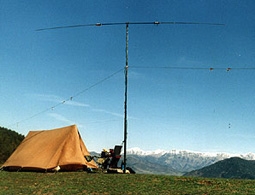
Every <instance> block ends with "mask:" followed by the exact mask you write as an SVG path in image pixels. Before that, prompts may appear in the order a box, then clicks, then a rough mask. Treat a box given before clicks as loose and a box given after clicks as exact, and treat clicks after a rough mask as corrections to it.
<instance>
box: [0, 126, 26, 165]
mask: <svg viewBox="0 0 255 195" xmlns="http://www.w3.org/2000/svg"><path fill="white" fill-rule="evenodd" d="M24 138H25V136H24V135H21V134H19V133H17V132H15V131H13V130H10V129H7V128H4V127H0V165H1V164H3V163H4V162H5V161H6V160H7V159H8V158H9V156H10V155H11V154H12V153H13V151H14V150H15V149H16V148H17V147H18V145H19V144H20V143H21V141H22V140H23V139H24Z"/></svg>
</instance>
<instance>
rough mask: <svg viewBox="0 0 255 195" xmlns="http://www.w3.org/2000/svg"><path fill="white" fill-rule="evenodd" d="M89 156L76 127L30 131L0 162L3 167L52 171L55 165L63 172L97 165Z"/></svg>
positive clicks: (7, 168)
mask: <svg viewBox="0 0 255 195" xmlns="http://www.w3.org/2000/svg"><path fill="white" fill-rule="evenodd" d="M87 156H90V153H89V151H88V150H87V148H86V146H85V144H84V142H83V141H82V138H81V136H80V134H79V132H78V129H77V126H76V125H72V126H68V127H63V128H58V129H53V130H43V131H30V132H29V133H28V134H27V136H26V137H25V139H24V140H23V141H22V142H21V144H20V145H19V146H18V147H17V149H16V150H15V151H14V152H13V153H12V155H11V156H10V157H9V159H7V161H6V162H5V163H4V164H3V166H2V168H3V169H6V170H27V171H51V170H53V169H54V168H56V167H58V166H59V167H60V170H64V171H76V170H79V169H84V168H97V165H96V163H95V162H94V161H93V160H91V161H89V162H88V161H87V160H86V159H88V158H85V157H87Z"/></svg>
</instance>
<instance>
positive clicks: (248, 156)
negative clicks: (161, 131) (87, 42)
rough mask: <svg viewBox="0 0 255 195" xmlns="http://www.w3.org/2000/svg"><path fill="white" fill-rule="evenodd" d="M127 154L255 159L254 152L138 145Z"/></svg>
mask: <svg viewBox="0 0 255 195" xmlns="http://www.w3.org/2000/svg"><path fill="white" fill-rule="evenodd" d="M127 154H130V155H141V156H161V155H165V154H172V155H177V154H179V155H186V156H187V155H192V156H193V155H194V154H196V155H199V156H204V157H222V158H230V157H240V158H243V159H246V160H255V154H254V153H247V154H231V153H224V152H196V151H188V150H170V151H166V150H161V149H157V150H154V151H145V150H142V149H140V148H138V147H134V148H130V149H128V150H127Z"/></svg>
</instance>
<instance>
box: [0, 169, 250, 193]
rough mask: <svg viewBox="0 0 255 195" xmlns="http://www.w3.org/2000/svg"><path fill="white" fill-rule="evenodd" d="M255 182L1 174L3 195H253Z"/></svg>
mask: <svg viewBox="0 0 255 195" xmlns="http://www.w3.org/2000/svg"><path fill="white" fill-rule="evenodd" d="M254 192H255V181H254V180H234V179H233V180H229V179H205V178H204V179H202V178H197V177H195V178H191V177H178V176H164V175H148V174H146V175H142V174H131V175H127V174H126V175H123V174H102V173H95V174H89V173H85V172H71V173H70V172H68V173H67V172H60V173H57V174H54V173H32V172H5V171H2V172H0V194H4V195H5V194H94V195H96V194H153V195H154V194H174V195H178V194H207V195H210V194H212V195H217V194H221V195H222V194H231V195H232V194H254Z"/></svg>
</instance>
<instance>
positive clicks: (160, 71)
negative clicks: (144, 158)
mask: <svg viewBox="0 0 255 195" xmlns="http://www.w3.org/2000/svg"><path fill="white" fill-rule="evenodd" d="M254 10H255V1H253V0H193V1H191V0H169V1H167V0H162V1H156V0H152V1H137V0H130V1H123V0H118V1H116V0H112V1H103V0H102V1H99V0H97V1H94V0H93V1H92V0H85V1H83V0H77V1H67V0H61V1H58V0H56V1H48V0H44V1H9V0H8V1H7V0H0V51H1V54H0V67H1V75H0V83H1V84H0V93H1V96H0V101H1V104H0V111H1V115H0V126H2V127H7V128H9V129H12V130H15V131H17V132H19V133H21V134H24V135H26V134H27V133H28V131H30V130H45V129H54V128H58V127H63V126H68V125H72V124H77V126H78V128H79V131H80V133H81V136H82V138H83V140H84V142H85V144H86V145H87V147H88V149H89V150H94V151H100V150H101V149H102V148H111V147H113V146H114V145H115V144H121V143H122V141H123V121H124V119H123V113H124V110H123V109H124V66H125V35H126V34H125V25H116V26H101V27H95V26H94V27H81V28H68V29H56V30H48V31H36V29H41V28H48V27H55V26H68V25H78V24H95V23H98V22H100V23H109V22H113V23H115V22H116V23H119V22H120V23H122V22H124V23H125V22H153V21H161V22H164V21H174V22H201V23H222V24H225V25H224V26H213V25H162V24H160V25H132V24H130V25H129V56H128V57H129V72H128V148H132V147H140V148H142V149H143V150H156V149H163V150H174V149H177V150H193V151H202V152H203V151H204V152H210V151H211V152H215V151H218V152H230V153H248V152H254V153H255V148H254V139H255V131H254V128H255V99H254V97H255V85H254V81H255V23H254V21H255V11H254ZM210 68H213V70H210ZM227 68H231V69H230V70H229V71H227Z"/></svg>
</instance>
